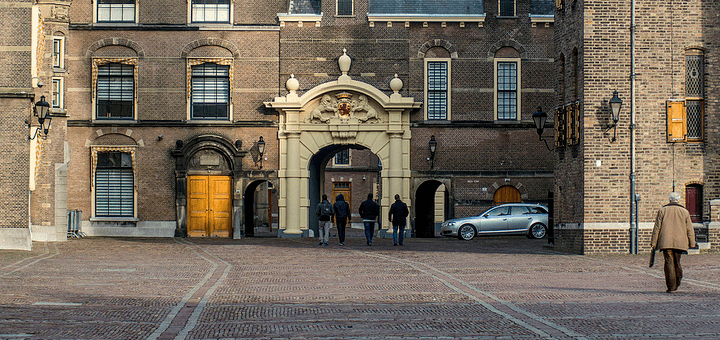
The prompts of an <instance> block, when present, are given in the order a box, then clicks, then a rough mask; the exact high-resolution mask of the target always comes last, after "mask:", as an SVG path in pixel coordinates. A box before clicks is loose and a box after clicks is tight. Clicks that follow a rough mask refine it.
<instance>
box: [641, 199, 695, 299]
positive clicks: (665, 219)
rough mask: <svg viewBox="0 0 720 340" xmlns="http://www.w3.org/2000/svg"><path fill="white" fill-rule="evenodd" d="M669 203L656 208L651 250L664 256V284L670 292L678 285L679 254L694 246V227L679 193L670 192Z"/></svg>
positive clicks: (679, 272) (680, 272) (679, 271)
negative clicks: (657, 251)
mask: <svg viewBox="0 0 720 340" xmlns="http://www.w3.org/2000/svg"><path fill="white" fill-rule="evenodd" d="M669 200H670V203H668V204H667V205H665V206H664V207H662V208H660V210H658V213H657V216H656V217H655V226H654V227H653V233H652V241H651V243H650V244H651V245H652V248H653V251H655V250H658V249H659V250H662V253H663V257H664V258H665V268H664V271H665V285H667V292H668V293H672V292H674V291H676V290H677V289H678V286H680V281H681V280H682V267H681V266H680V255H682V254H687V250H688V248H695V247H696V246H697V244H696V243H695V229H693V226H692V220H690V213H689V212H688V211H687V209H685V208H684V207H683V206H682V205H680V203H678V202H679V201H680V194H678V193H676V192H671V193H670V196H669Z"/></svg>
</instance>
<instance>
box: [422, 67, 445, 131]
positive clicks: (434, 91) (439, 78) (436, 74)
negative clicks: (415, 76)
mask: <svg viewBox="0 0 720 340" xmlns="http://www.w3.org/2000/svg"><path fill="white" fill-rule="evenodd" d="M425 80H426V81H425V108H426V116H427V120H446V119H448V118H449V117H448V113H449V112H450V59H445V58H442V59H434V58H427V59H425Z"/></svg>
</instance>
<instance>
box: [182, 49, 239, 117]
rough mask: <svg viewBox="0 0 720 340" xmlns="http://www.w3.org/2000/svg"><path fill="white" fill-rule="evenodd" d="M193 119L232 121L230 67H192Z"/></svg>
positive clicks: (191, 94)
mask: <svg viewBox="0 0 720 340" xmlns="http://www.w3.org/2000/svg"><path fill="white" fill-rule="evenodd" d="M190 101H191V108H190V110H191V119H217V120H228V119H230V65H221V64H217V63H212V62H207V63H202V64H199V65H192V66H191V83H190Z"/></svg>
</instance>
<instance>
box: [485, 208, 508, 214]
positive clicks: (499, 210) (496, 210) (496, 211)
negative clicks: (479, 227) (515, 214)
mask: <svg viewBox="0 0 720 340" xmlns="http://www.w3.org/2000/svg"><path fill="white" fill-rule="evenodd" d="M507 214H508V207H497V208H494V209H491V210H490V211H488V212H487V213H486V214H485V215H486V216H501V215H507Z"/></svg>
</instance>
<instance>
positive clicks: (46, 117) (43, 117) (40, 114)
mask: <svg viewBox="0 0 720 340" xmlns="http://www.w3.org/2000/svg"><path fill="white" fill-rule="evenodd" d="M33 117H37V121H38V124H40V127H39V128H37V129H36V130H35V133H33V135H32V136H28V140H33V139H35V138H36V137H37V136H38V133H39V132H40V130H42V133H43V139H45V138H47V135H48V132H49V131H50V123H51V122H52V115H51V114H50V104H49V103H48V102H46V101H45V96H40V100H39V101H38V102H37V103H35V106H34V107H33ZM27 124H28V126H30V121H28V122H27Z"/></svg>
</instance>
